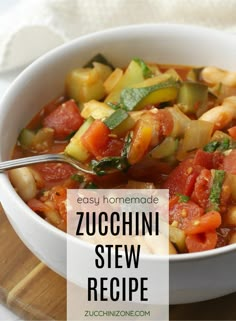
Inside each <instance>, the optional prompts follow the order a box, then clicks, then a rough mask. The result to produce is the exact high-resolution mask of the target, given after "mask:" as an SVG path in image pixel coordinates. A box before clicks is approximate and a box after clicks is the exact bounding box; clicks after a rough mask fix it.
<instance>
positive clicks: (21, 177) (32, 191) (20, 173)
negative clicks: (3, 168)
mask: <svg viewBox="0 0 236 321" xmlns="http://www.w3.org/2000/svg"><path fill="white" fill-rule="evenodd" d="M9 177H10V180H11V182H12V185H13V186H14V187H15V189H16V191H17V193H18V194H19V195H20V197H21V198H22V199H23V200H24V201H26V202H27V201H28V200H30V199H31V198H33V197H35V196H36V194H37V187H36V183H35V179H34V176H33V174H32V172H31V170H30V169H29V168H28V167H21V168H16V169H12V170H10V171H9Z"/></svg>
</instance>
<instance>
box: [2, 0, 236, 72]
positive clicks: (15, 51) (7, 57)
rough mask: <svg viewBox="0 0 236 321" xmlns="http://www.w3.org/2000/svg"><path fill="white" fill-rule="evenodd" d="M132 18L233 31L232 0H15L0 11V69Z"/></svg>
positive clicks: (22, 63) (235, 4)
mask: <svg viewBox="0 0 236 321" xmlns="http://www.w3.org/2000/svg"><path fill="white" fill-rule="evenodd" d="M137 23H188V24H195V25H196V24H197V25H203V26H208V27H212V28H217V29H222V30H225V31H227V32H236V0H227V1H222V0H201V1H196V0H168V1H167V0H16V1H15V2H14V1H13V5H11V6H10V7H9V8H8V10H7V11H5V13H4V14H2V15H1V13H0V71H4V70H5V71H6V70H11V69H14V68H17V67H22V66H25V65H27V64H28V63H30V62H31V61H33V60H34V59H35V58H37V57H38V56H40V55H41V54H43V53H45V52H46V51H48V50H50V49H52V48H54V47H56V46H58V45H60V44H62V43H64V42H66V41H69V40H71V39H73V38H76V37H78V36H80V35H83V34H87V33H90V32H93V31H97V30H101V29H106V28H109V27H116V26H121V25H128V24H137Z"/></svg>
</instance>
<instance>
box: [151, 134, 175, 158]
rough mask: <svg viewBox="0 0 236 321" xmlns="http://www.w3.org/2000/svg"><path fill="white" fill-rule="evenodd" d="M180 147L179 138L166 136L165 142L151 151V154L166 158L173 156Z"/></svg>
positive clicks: (153, 156)
mask: <svg viewBox="0 0 236 321" xmlns="http://www.w3.org/2000/svg"><path fill="white" fill-rule="evenodd" d="M177 148H178V139H175V138H173V137H171V136H169V137H166V138H165V139H164V140H163V142H162V143H161V144H160V145H158V146H156V147H155V148H154V149H153V150H151V151H150V153H149V156H150V157H152V158H157V159H160V158H165V157H169V156H172V155H173V154H174V153H175V152H176V150H177Z"/></svg>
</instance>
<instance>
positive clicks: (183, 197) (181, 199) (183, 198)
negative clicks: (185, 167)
mask: <svg viewBox="0 0 236 321" xmlns="http://www.w3.org/2000/svg"><path fill="white" fill-rule="evenodd" d="M176 195H177V196H178V197H179V203H187V202H188V201H189V199H190V197H189V196H187V195H184V194H180V193H177V194H176Z"/></svg>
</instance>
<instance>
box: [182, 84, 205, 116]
mask: <svg viewBox="0 0 236 321" xmlns="http://www.w3.org/2000/svg"><path fill="white" fill-rule="evenodd" d="M207 102H208V87H207V86H206V85H204V84H200V83H197V82H183V83H182V84H181V86H180V89H179V93H178V98H177V103H178V104H179V108H180V109H181V110H182V111H183V112H184V113H186V114H189V113H193V114H196V115H197V117H200V116H201V115H202V114H203V113H204V112H205V111H206V110H207Z"/></svg>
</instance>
